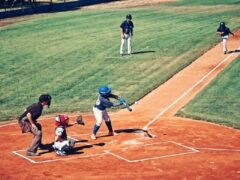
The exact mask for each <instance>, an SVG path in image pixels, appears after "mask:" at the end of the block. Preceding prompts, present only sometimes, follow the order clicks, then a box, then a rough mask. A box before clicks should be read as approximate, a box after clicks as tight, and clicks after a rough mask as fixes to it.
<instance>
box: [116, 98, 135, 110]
mask: <svg viewBox="0 0 240 180" xmlns="http://www.w3.org/2000/svg"><path fill="white" fill-rule="evenodd" d="M119 101H120V102H121V103H122V104H123V106H124V107H125V108H127V110H128V111H130V112H131V111H132V108H131V107H130V106H129V105H128V104H127V103H126V101H125V99H123V98H121V99H119Z"/></svg>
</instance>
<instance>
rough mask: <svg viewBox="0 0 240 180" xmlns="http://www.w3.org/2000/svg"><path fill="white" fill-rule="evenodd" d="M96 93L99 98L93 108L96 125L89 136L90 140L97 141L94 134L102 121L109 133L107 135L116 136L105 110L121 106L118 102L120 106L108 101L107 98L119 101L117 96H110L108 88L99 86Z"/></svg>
mask: <svg viewBox="0 0 240 180" xmlns="http://www.w3.org/2000/svg"><path fill="white" fill-rule="evenodd" d="M98 92H99V96H98V98H97V101H96V103H95V105H94V107H93V113H94V116H95V118H96V124H95V125H94V127H93V133H92V135H91V139H93V140H94V139H97V137H96V134H97V132H98V130H99V128H100V126H101V124H102V120H103V119H104V120H105V123H106V125H107V128H108V131H109V132H108V135H109V136H114V135H117V134H116V133H114V132H113V129H112V123H111V120H110V118H109V115H108V113H107V110H106V109H107V108H111V107H116V106H120V105H122V102H120V104H115V103H113V102H111V101H110V100H109V98H114V99H117V100H120V99H121V98H120V97H119V96H117V95H115V94H112V93H111V89H110V88H109V87H107V86H101V87H100V88H99V89H98Z"/></svg>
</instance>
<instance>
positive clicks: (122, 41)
mask: <svg viewBox="0 0 240 180" xmlns="http://www.w3.org/2000/svg"><path fill="white" fill-rule="evenodd" d="M124 43H125V39H124V38H121V46H120V55H123V46H124Z"/></svg>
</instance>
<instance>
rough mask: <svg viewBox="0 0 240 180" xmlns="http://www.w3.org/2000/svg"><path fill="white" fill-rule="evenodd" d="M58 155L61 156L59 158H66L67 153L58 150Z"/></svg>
mask: <svg viewBox="0 0 240 180" xmlns="http://www.w3.org/2000/svg"><path fill="white" fill-rule="evenodd" d="M56 154H57V155H59V156H66V152H65V151H59V150H57V151H56Z"/></svg>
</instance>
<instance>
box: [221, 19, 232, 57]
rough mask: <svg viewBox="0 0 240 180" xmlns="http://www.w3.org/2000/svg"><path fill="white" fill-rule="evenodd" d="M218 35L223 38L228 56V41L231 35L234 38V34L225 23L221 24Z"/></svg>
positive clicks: (224, 48) (224, 49) (224, 50)
mask: <svg viewBox="0 0 240 180" xmlns="http://www.w3.org/2000/svg"><path fill="white" fill-rule="evenodd" d="M217 34H219V35H220V36H221V37H222V42H223V52H224V54H227V53H228V49H227V41H228V37H229V34H232V35H233V36H234V34H233V33H232V32H231V31H230V29H229V28H228V27H227V26H226V25H225V23H224V22H220V24H219V27H218V29H217Z"/></svg>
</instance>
